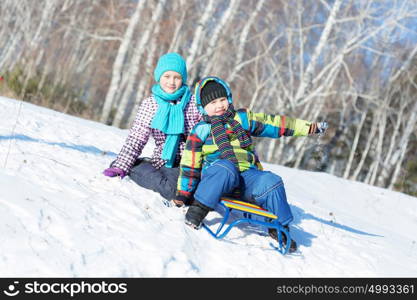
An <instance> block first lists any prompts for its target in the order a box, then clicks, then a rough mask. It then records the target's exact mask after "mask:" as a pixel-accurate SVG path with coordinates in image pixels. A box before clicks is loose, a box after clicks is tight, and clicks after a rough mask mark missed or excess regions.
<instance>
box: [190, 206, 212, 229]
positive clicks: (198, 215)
mask: <svg viewBox="0 0 417 300" xmlns="http://www.w3.org/2000/svg"><path fill="white" fill-rule="evenodd" d="M211 210H212V209H211V208H210V207H208V206H206V205H204V204H203V203H201V202H199V201H197V200H194V202H193V203H192V204H191V206H190V207H189V208H188V211H187V213H186V214H185V224H187V225H189V226H191V227H193V228H194V229H200V227H201V225H202V222H203V220H204V218H205V217H206V216H207V214H208V213H209V211H211Z"/></svg>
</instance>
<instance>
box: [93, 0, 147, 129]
mask: <svg viewBox="0 0 417 300" xmlns="http://www.w3.org/2000/svg"><path fill="white" fill-rule="evenodd" d="M145 2H146V1H145V0H142V1H138V3H137V5H136V9H135V12H134V13H133V15H132V17H131V18H130V21H129V25H128V26H127V28H126V32H125V35H124V36H123V40H122V42H121V44H120V47H119V50H118V51H117V56H116V59H115V61H114V64H113V68H112V78H111V82H110V86H109V89H108V92H107V95H106V99H105V101H104V104H103V109H102V112H101V117H100V121H101V122H103V123H106V122H107V120H108V118H109V116H110V113H111V109H112V107H113V102H114V101H115V95H116V93H117V89H118V88H119V84H120V80H121V78H122V68H123V64H124V62H125V58H126V55H127V52H128V50H129V46H130V42H131V40H132V37H133V33H134V31H135V28H136V26H137V24H138V23H139V19H140V14H141V12H142V10H143V7H144V5H145Z"/></svg>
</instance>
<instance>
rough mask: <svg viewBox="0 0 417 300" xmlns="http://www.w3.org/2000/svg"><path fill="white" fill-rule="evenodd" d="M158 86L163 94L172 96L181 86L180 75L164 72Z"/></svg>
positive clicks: (173, 72)
mask: <svg viewBox="0 0 417 300" xmlns="http://www.w3.org/2000/svg"><path fill="white" fill-rule="evenodd" d="M159 84H160V86H161V88H162V90H163V91H164V92H165V93H168V94H173V93H175V92H176V91H177V90H178V89H179V88H180V87H181V86H182V77H181V74H179V73H177V72H175V71H166V72H165V73H164V74H162V76H161V78H160V79H159Z"/></svg>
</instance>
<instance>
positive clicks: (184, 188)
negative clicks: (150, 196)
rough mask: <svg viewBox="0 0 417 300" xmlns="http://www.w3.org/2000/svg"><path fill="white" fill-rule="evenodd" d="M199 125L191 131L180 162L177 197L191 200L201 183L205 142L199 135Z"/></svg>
mask: <svg viewBox="0 0 417 300" xmlns="http://www.w3.org/2000/svg"><path fill="white" fill-rule="evenodd" d="M198 127H199V126H198V124H197V125H196V126H195V127H194V128H193V129H192V130H191V133H190V135H189V136H188V138H187V142H186V143H185V149H184V152H183V155H182V157H181V162H180V174H179V177H178V183H177V196H183V197H186V198H188V199H189V198H191V196H192V194H193V193H194V192H195V189H196V188H197V185H198V183H199V182H200V176H201V168H202V149H203V141H202V139H201V138H200V137H199V135H198Z"/></svg>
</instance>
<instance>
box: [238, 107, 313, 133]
mask: <svg viewBox="0 0 417 300" xmlns="http://www.w3.org/2000/svg"><path fill="white" fill-rule="evenodd" d="M238 114H239V117H240V119H241V120H242V125H243V127H244V128H245V129H246V130H249V131H250V133H251V134H252V135H253V136H257V137H270V138H279V137H281V136H307V135H308V134H309V129H310V125H311V122H308V121H305V120H301V119H295V118H289V117H286V116H280V115H269V114H264V113H254V112H252V111H249V110H246V109H240V110H238Z"/></svg>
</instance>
